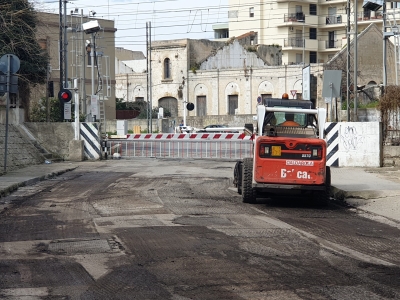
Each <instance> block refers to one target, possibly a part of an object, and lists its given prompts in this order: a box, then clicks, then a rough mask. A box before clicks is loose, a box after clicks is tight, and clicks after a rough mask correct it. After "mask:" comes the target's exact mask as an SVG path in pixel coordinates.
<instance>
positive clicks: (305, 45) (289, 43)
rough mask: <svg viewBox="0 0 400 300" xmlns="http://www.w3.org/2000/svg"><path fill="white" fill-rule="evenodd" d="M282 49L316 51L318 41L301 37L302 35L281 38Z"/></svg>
mask: <svg viewBox="0 0 400 300" xmlns="http://www.w3.org/2000/svg"><path fill="white" fill-rule="evenodd" d="M282 50H284V51H290V50H296V51H298V50H305V51H318V41H317V40H312V39H307V38H306V39H303V38H302V37H293V38H288V39H284V40H283V49H282Z"/></svg>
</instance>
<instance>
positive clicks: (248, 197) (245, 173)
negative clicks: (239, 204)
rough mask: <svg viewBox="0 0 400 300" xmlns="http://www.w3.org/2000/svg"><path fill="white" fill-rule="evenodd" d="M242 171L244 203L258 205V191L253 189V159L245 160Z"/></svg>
mask: <svg viewBox="0 0 400 300" xmlns="http://www.w3.org/2000/svg"><path fill="white" fill-rule="evenodd" d="M242 165H243V169H242V200H243V203H256V190H255V189H254V188H253V187H252V182H253V159H252V158H245V159H243V164H242Z"/></svg>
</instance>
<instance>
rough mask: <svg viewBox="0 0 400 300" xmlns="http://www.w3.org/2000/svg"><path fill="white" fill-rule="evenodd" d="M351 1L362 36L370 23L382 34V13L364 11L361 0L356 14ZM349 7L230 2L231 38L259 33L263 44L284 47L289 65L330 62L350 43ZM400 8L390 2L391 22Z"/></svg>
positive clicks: (327, 2)
mask: <svg viewBox="0 0 400 300" xmlns="http://www.w3.org/2000/svg"><path fill="white" fill-rule="evenodd" d="M350 2H351V12H353V13H352V16H351V17H352V20H351V24H352V23H354V15H357V24H358V25H357V26H358V33H360V32H362V31H363V30H364V29H365V28H366V27H368V26H369V25H370V24H376V25H377V26H378V28H379V29H380V30H381V31H382V28H383V19H382V10H378V11H376V12H375V11H370V10H368V9H364V8H363V7H362V6H363V0H357V8H358V9H357V13H355V11H354V2H355V1H350ZM346 7H347V0H307V1H289V0H275V1H269V2H265V1H254V0H229V13H228V17H229V18H228V20H229V36H230V37H233V36H238V35H241V34H243V33H245V32H248V31H250V30H254V31H257V32H258V39H259V41H258V42H259V43H260V44H265V45H271V44H278V45H280V46H281V47H282V52H283V56H282V61H283V64H285V65H291V64H303V63H304V64H310V63H326V62H328V61H329V60H330V59H332V58H333V56H334V55H335V54H336V53H337V52H338V51H340V50H341V49H342V48H343V47H344V46H345V45H346V44H347V35H346V28H347V17H348V16H347V10H346ZM396 7H397V2H388V5H387V8H388V14H387V16H388V19H389V18H392V19H393V20H394V18H395V17H396V14H395V12H396V11H397V10H395V8H396ZM399 7H400V5H399ZM397 17H399V15H398V12H397ZM353 37H354V36H352V37H351V38H353Z"/></svg>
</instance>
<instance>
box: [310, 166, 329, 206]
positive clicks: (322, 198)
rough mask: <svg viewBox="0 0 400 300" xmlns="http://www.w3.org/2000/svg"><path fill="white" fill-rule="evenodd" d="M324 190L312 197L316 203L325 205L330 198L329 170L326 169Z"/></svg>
mask: <svg viewBox="0 0 400 300" xmlns="http://www.w3.org/2000/svg"><path fill="white" fill-rule="evenodd" d="M324 187H325V188H324V190H323V191H320V192H318V193H317V194H316V195H315V196H316V197H314V201H315V202H316V203H319V204H322V205H327V204H328V202H329V200H330V197H331V168H330V167H326V171H325V186H324Z"/></svg>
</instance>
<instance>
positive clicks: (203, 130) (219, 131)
mask: <svg viewBox="0 0 400 300" xmlns="http://www.w3.org/2000/svg"><path fill="white" fill-rule="evenodd" d="M218 128H229V127H228V126H226V125H220V124H213V125H208V126H206V127H204V128H203V129H201V130H199V131H197V132H211V133H237V132H239V131H231V130H218ZM207 129H212V130H207Z"/></svg>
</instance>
